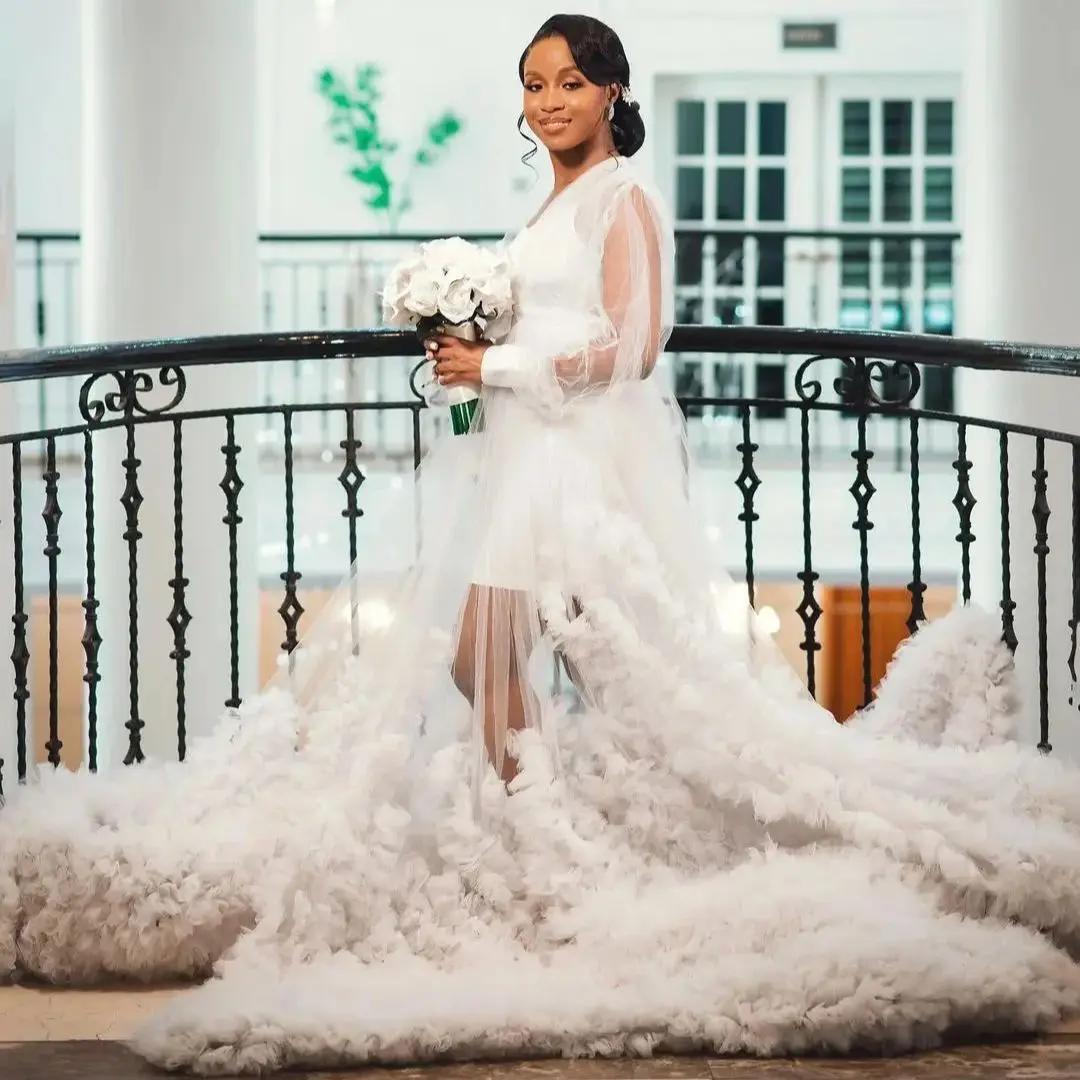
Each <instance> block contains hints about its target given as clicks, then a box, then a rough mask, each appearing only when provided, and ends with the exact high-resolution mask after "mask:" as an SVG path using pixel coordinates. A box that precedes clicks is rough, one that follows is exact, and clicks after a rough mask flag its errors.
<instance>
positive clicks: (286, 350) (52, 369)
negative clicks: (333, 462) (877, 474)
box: [0, 325, 1080, 383]
mask: <svg viewBox="0 0 1080 1080" xmlns="http://www.w3.org/2000/svg"><path fill="white" fill-rule="evenodd" d="M421 351H422V350H421V347H420V342H419V340H418V339H417V337H416V335H415V334H413V333H412V332H411V331H408V330H387V329H378V330H317V331H316V330H313V331H303V332H287V333H257V334H233V335H223V336H211V337H195V338H177V339H162V340H149V341H121V342H112V343H104V344H100V345H75V346H65V347H62V348H54V349H24V350H19V351H15V352H8V353H0V383H4V382H20V381H23V380H27V379H50V378H59V377H62V376H73V375H75V376H77V375H92V374H95V373H99V372H100V373H103V372H109V371H128V370H132V369H139V368H151V367H157V366H159V365H166V364H167V365H174V366H180V367H198V366H202V365H209V364H240V363H251V362H254V361H271V362H274V361H290V360H328V359H336V358H345V357H379V356H418V355H420V353H421ZM667 351H668V352H674V353H756V354H759V355H787V356H812V355H820V356H834V357H863V358H874V359H881V360H896V361H903V362H909V363H918V364H924V365H928V366H931V367H964V368H971V369H974V370H984V371H1014V372H1029V373H1033V374H1042V375H1064V376H1070V377H1071V376H1078V375H1080V349H1077V348H1064V347H1059V346H1053V345H1029V344H1019V343H1015V342H998V341H979V340H975V339H969V338H951V337H942V336H939V335H933V334H905V333H896V332H893V331H873V330H860V331H851V330H820V329H802V328H799V327H788V326H780V327H774V326H687V325H680V326H676V327H675V328H674V330H673V331H672V334H671V339H670V341H669V342H668V345H667Z"/></svg>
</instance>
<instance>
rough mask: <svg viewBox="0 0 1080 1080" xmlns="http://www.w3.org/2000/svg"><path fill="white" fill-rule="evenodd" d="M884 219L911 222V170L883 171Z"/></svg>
mask: <svg viewBox="0 0 1080 1080" xmlns="http://www.w3.org/2000/svg"><path fill="white" fill-rule="evenodd" d="M881 216H882V218H883V219H884V220H885V221H910V220H911V170H910V169H884V170H883V171H882V214H881Z"/></svg>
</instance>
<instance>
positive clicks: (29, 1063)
mask: <svg viewBox="0 0 1080 1080" xmlns="http://www.w3.org/2000/svg"><path fill="white" fill-rule="evenodd" d="M177 992H179V991H178V989H171V988H161V989H153V990H142V991H132V990H130V989H116V990H107V989H106V990H101V989H98V990H91V991H79V990H55V989H37V988H30V987H2V988H0V1080H136V1078H145V1077H149V1076H160V1075H161V1074H160V1073H158V1072H157V1071H156V1070H154V1069H153V1068H151V1067H150V1066H149V1065H146V1064H145V1063H144V1062H143V1061H141V1060H140V1059H139V1058H137V1057H135V1056H134V1055H133V1054H131V1053H130V1052H129V1051H128V1050H126V1049H125V1048H124V1046H123V1044H122V1042H121V1041H120V1040H123V1039H124V1038H126V1037H127V1036H128V1035H129V1034H131V1032H132V1031H133V1030H134V1029H135V1028H136V1027H138V1026H139V1024H140V1023H141V1022H142V1020H143V1018H144V1017H145V1016H147V1015H148V1014H150V1013H152V1012H153V1011H155V1010H156V1009H158V1008H159V1007H160V1006H161V1004H162V1003H163V1001H164V1000H166V998H167V997H168V996H169V995H171V994H175V993H177ZM291 1075H292V1076H293V1077H294V1078H296V1080H302V1077H301V1075H300V1074H296V1073H293V1074H291ZM356 1075H358V1074H357V1073H341V1072H333V1073H327V1072H322V1073H309V1074H303V1077H306V1078H307V1080H334V1078H336V1077H345V1076H356ZM362 1075H363V1076H364V1077H365V1080H502V1078H504V1077H505V1078H507V1080H511V1078H513V1080H856V1078H858V1080H864V1078H865V1080H922V1078H924V1077H925V1078H927V1080H929V1078H931V1077H933V1078H934V1080H1051V1078H1054V1080H1064V1078H1066V1077H1069V1078H1072V1080H1080V1025H1076V1026H1074V1027H1072V1028H1066V1029H1063V1030H1061V1031H1059V1032H1057V1033H1055V1034H1053V1035H1050V1036H1048V1037H1046V1038H1043V1039H1040V1040H1037V1041H1030V1042H1018V1043H1011V1044H1004V1045H998V1046H976V1047H962V1048H957V1049H952V1050H947V1051H942V1052H940V1053H935V1054H925V1055H919V1056H916V1057H905V1058H893V1059H884V1060H883V1059H865V1058H864V1059H850V1058H849V1059H843V1060H824V1059H817V1060H813V1059H811V1060H797V1061H796V1060H785V1061H754V1060H747V1059H743V1058H736V1059H721V1060H717V1059H708V1058H653V1059H651V1060H633V1061H570V1062H565V1061H534V1062H523V1063H516V1064H515V1063H508V1064H502V1065H488V1064H476V1065H442V1066H428V1067H425V1068H423V1069H396V1070H382V1069H369V1070H364V1071H363V1072H362Z"/></svg>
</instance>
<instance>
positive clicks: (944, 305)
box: [923, 300, 953, 408]
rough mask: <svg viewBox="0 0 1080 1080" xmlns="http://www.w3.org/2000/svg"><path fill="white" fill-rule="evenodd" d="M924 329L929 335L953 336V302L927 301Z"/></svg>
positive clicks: (924, 309)
mask: <svg viewBox="0 0 1080 1080" xmlns="http://www.w3.org/2000/svg"><path fill="white" fill-rule="evenodd" d="M923 328H924V329H925V331H926V333H928V334H945V335H950V336H951V335H952V332H953V306H952V301H951V300H927V301H926V303H925V304H924V305H923ZM950 408H951V406H950Z"/></svg>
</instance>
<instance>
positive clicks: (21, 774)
mask: <svg viewBox="0 0 1080 1080" xmlns="http://www.w3.org/2000/svg"><path fill="white" fill-rule="evenodd" d="M11 488H12V510H13V513H12V525H11V527H12V532H13V554H14V562H15V595H14V598H13V599H14V603H15V611H14V613H13V614H12V616H11V622H12V624H13V625H14V627H15V639H14V642H13V644H12V647H11V663H12V666H13V667H14V669H15V693H14V695H13V696H14V698H15V746H16V757H17V760H16V763H15V767H16V774H17V777H18V781H19V783H20V784H22V783H25V782H26V774H27V763H26V703H27V701H29V699H30V687H29V684H28V682H27V678H26V671H27V668H28V666H29V664H30V649H29V647H28V645H27V643H26V623H27V621H28V619H29V616H28V615H27V614H26V609H25V600H24V597H23V584H24V579H23V515H22V443H21V442H16V443H12V445H11Z"/></svg>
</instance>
